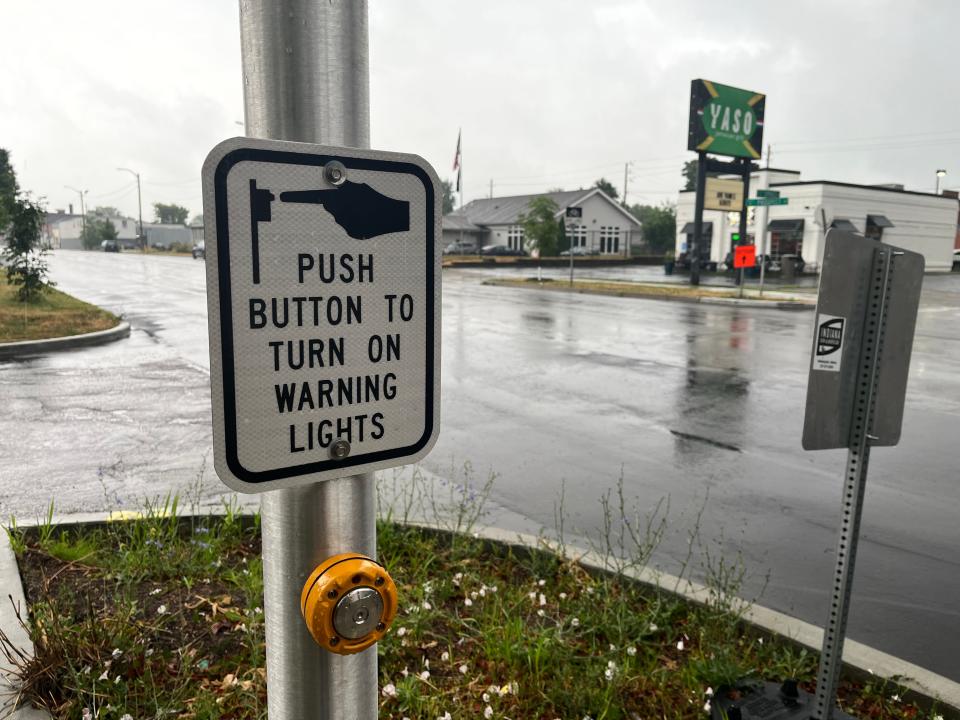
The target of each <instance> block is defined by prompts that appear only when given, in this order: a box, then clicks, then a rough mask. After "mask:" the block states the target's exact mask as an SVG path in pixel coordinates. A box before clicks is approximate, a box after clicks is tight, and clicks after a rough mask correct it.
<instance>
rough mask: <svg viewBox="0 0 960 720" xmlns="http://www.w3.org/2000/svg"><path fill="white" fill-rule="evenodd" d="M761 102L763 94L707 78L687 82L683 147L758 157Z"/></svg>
mask: <svg viewBox="0 0 960 720" xmlns="http://www.w3.org/2000/svg"><path fill="white" fill-rule="evenodd" d="M765 104H766V95H762V94H760V93H755V92H752V91H750V90H742V89H740V88H735V87H730V86H729V85H720V84H719V83H715V82H711V81H710V80H694V81H693V82H692V83H691V84H690V130H689V133H688V135H687V149H688V150H695V151H696V152H708V153H713V154H715V155H732V156H733V157H745V158H759V157H760V150H761V149H762V148H763V111H764V106H765Z"/></svg>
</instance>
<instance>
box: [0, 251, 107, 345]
mask: <svg viewBox="0 0 960 720" xmlns="http://www.w3.org/2000/svg"><path fill="white" fill-rule="evenodd" d="M119 322H120V319H119V318H118V317H117V316H116V315H114V314H113V313H109V312H107V311H106V310H101V309H100V308H98V307H96V306H94V305H90V304H89V303H85V302H83V301H81V300H77V299H76V298H75V297H71V296H70V295H67V294H66V293H62V292H60V291H59V290H56V289H53V288H50V289H48V290H47V291H46V292H44V293H42V294H41V295H40V296H39V297H38V298H36V299H35V300H33V301H31V302H29V303H22V302H20V300H19V299H18V298H17V288H16V287H14V286H13V285H11V284H9V283H8V282H7V279H6V273H4V272H3V270H2V269H0V343H4V342H16V341H18V340H44V339H47V338H55V337H65V336H67V335H80V334H83V333H88V332H95V331H97V330H107V329H109V328H112V327H114V326H116V325H117V323H119Z"/></svg>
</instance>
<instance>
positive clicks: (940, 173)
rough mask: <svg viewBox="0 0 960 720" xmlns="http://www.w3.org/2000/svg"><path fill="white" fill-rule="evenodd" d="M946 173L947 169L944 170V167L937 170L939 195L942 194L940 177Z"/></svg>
mask: <svg viewBox="0 0 960 720" xmlns="http://www.w3.org/2000/svg"><path fill="white" fill-rule="evenodd" d="M946 174H947V171H946V170H943V169H940V170H937V192H936V194H937V195H939V194H940V178H942V177H943V176H944V175H946Z"/></svg>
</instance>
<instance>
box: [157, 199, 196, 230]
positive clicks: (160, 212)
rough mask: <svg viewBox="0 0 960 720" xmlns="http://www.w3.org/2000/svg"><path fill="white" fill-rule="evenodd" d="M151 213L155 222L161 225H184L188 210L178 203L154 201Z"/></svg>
mask: <svg viewBox="0 0 960 720" xmlns="http://www.w3.org/2000/svg"><path fill="white" fill-rule="evenodd" d="M153 213H154V216H155V217H156V222H158V223H160V224H162V225H185V224H186V222H187V216H188V215H189V214H190V211H189V210H187V209H186V208H185V207H182V206H180V205H174V204H172V203H171V204H170V205H166V204H164V203H154V204H153Z"/></svg>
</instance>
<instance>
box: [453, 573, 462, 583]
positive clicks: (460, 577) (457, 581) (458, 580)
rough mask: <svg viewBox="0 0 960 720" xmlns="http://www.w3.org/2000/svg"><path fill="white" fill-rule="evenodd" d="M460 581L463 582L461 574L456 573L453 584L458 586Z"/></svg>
mask: <svg viewBox="0 0 960 720" xmlns="http://www.w3.org/2000/svg"><path fill="white" fill-rule="evenodd" d="M461 580H463V573H462V572H458V573H457V574H456V575H454V576H453V582H454V584H455V585H459V584H460V581H461Z"/></svg>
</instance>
